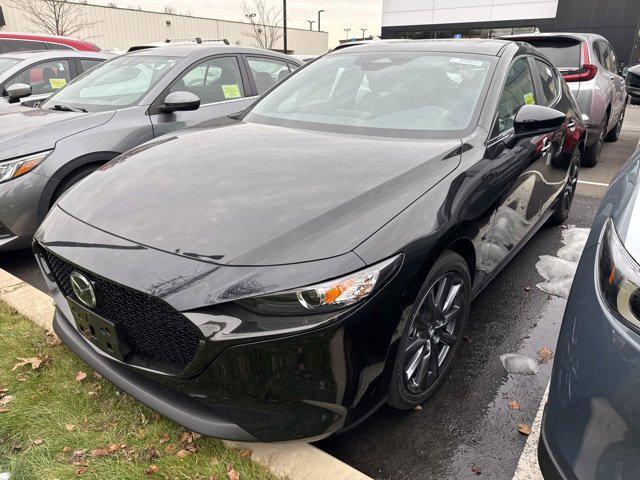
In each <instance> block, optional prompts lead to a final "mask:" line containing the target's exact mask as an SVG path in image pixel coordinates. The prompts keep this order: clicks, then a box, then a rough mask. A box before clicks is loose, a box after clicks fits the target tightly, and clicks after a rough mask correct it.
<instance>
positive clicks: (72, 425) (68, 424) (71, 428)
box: [64, 423, 76, 432]
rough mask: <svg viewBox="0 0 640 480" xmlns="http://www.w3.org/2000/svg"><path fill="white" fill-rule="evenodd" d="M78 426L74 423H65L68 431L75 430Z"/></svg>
mask: <svg viewBox="0 0 640 480" xmlns="http://www.w3.org/2000/svg"><path fill="white" fill-rule="evenodd" d="M75 428H76V426H75V425H74V424H73V423H65V424H64V429H65V430H66V431H67V432H73V431H74V430H75Z"/></svg>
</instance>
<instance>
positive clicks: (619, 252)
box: [598, 220, 640, 328]
mask: <svg viewBox="0 0 640 480" xmlns="http://www.w3.org/2000/svg"><path fill="white" fill-rule="evenodd" d="M598 283H599V284H600V292H601V294H602V298H603V300H604V301H605V303H606V304H607V307H608V308H609V310H611V312H612V313H614V314H615V315H616V316H617V317H619V318H621V319H623V320H626V321H627V322H628V323H629V324H630V325H631V326H633V327H635V328H640V265H638V263H637V262H636V261H635V260H634V259H633V257H632V256H631V255H630V254H629V252H627V250H626V249H625V247H624V245H623V244H622V241H621V240H620V238H619V237H618V233H617V232H616V229H615V227H614V226H613V222H611V220H609V221H608V222H607V224H606V226H605V229H604V234H603V235H602V241H601V243H600V252H599V255H598Z"/></svg>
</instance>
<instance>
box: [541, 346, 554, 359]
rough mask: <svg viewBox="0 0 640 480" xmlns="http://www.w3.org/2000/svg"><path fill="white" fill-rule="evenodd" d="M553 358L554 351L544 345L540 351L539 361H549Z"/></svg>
mask: <svg viewBox="0 0 640 480" xmlns="http://www.w3.org/2000/svg"><path fill="white" fill-rule="evenodd" d="M552 358H553V352H552V351H551V350H549V349H548V348H547V347H542V348H541V349H540V351H539V352H538V363H547V362H548V361H549V360H551V359H552Z"/></svg>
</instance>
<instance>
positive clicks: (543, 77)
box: [535, 58, 560, 105]
mask: <svg viewBox="0 0 640 480" xmlns="http://www.w3.org/2000/svg"><path fill="white" fill-rule="evenodd" d="M535 62H536V73H537V74H538V77H540V84H541V85H542V94H543V96H544V100H545V101H546V102H545V105H551V104H552V103H553V102H554V101H555V99H556V98H557V97H558V92H559V89H560V86H559V84H558V80H559V79H558V76H557V75H556V72H555V71H554V70H553V68H552V67H551V66H550V65H547V64H546V63H544V62H543V61H541V60H538V59H537V58H536V60H535ZM541 103H542V102H541Z"/></svg>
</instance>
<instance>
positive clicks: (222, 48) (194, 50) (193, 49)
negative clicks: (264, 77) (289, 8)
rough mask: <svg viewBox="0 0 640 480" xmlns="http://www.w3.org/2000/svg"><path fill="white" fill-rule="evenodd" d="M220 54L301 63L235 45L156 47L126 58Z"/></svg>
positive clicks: (269, 52) (287, 56)
mask: <svg viewBox="0 0 640 480" xmlns="http://www.w3.org/2000/svg"><path fill="white" fill-rule="evenodd" d="M219 53H229V54H235V53H246V54H255V55H268V56H270V57H279V58H282V59H283V60H286V61H290V62H291V61H292V62H294V63H301V62H300V61H299V60H296V59H295V58H293V57H290V56H289V55H285V54H283V53H280V52H274V51H273V50H264V49H260V48H252V47H239V46H235V45H224V44H214V45H210V44H209V45H204V44H198V43H193V44H191V45H176V44H174V45H173V46H171V44H167V46H166V47H154V48H145V49H143V50H135V51H133V52H130V53H127V54H126V56H138V57H145V56H150V55H152V56H158V57H181V58H187V57H191V56H197V57H207V56H209V55H217V54H219Z"/></svg>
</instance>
